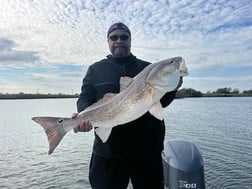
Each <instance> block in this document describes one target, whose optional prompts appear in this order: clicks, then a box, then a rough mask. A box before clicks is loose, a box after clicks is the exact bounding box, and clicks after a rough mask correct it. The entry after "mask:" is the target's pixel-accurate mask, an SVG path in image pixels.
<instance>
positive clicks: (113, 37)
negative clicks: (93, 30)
mask: <svg viewBox="0 0 252 189" xmlns="http://www.w3.org/2000/svg"><path fill="white" fill-rule="evenodd" d="M119 38H120V40H121V41H126V40H128V39H129V36H128V35H111V36H109V39H110V40H111V41H117V40H118V39H119Z"/></svg>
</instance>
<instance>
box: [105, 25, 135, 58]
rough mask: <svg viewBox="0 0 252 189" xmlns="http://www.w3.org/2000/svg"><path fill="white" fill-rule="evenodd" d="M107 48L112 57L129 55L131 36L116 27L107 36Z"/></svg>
mask: <svg viewBox="0 0 252 189" xmlns="http://www.w3.org/2000/svg"><path fill="white" fill-rule="evenodd" d="M108 44H109V50H110V52H111V54H112V55H113V56H114V57H125V56H129V55H130V47H131V38H130V36H129V34H128V33H127V32H125V31H123V30H120V29H116V30H114V31H113V32H111V33H110V34H109V36H108Z"/></svg>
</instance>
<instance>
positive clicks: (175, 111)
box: [0, 98, 252, 189]
mask: <svg viewBox="0 0 252 189" xmlns="http://www.w3.org/2000/svg"><path fill="white" fill-rule="evenodd" d="M75 105H76V99H44V100H2V101H0V107H1V108H0V115H1V119H0V148H1V150H0V170H1V171H0V188H1V189H2V188H10V189H16V188H29V189H30V188H34V189H37V188H42V189H44V188H61V189H63V188H66V189H68V188H71V189H72V188H73V189H79V188H85V189H88V188H90V186H89V182H88V165H89V158H90V154H91V151H92V144H93V132H89V133H78V134H74V133H73V132H70V133H68V134H67V135H66V136H65V137H64V138H63V140H62V142H61V143H60V144H59V146H58V147H57V148H56V150H55V152H54V153H53V154H52V155H50V156H48V155H47V150H48V143H47V138H46V135H45V133H44V131H43V129H42V127H40V126H39V125H37V124H35V123H34V122H32V121H31V117H33V116H39V115H40V116H43V115H49V116H67V117H69V116H70V115H71V113H72V112H75V111H76V107H75ZM165 115H166V117H165V122H166V125H167V129H166V139H182V140H189V141H192V142H194V143H197V144H198V145H199V146H200V147H201V151H202V154H203V159H204V163H205V179H206V186H207V188H209V189H212V188H216V189H218V188H222V189H223V188H228V189H229V188H245V189H246V188H251V186H252V180H251V178H252V141H251V137H252V128H251V127H252V126H251V122H252V98H195V99H193V98H192V99H190V98H187V99H179V100H175V101H174V102H173V103H172V104H171V105H170V106H169V107H168V108H166V109H165Z"/></svg>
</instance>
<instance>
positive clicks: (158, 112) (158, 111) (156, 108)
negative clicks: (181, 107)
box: [149, 102, 164, 121]
mask: <svg viewBox="0 0 252 189" xmlns="http://www.w3.org/2000/svg"><path fill="white" fill-rule="evenodd" d="M149 112H150V114H151V115H153V116H154V117H155V118H157V119H159V120H161V121H162V120H163V119H164V113H163V108H162V105H161V103H160V102H157V103H155V104H153V105H152V107H151V109H150V110H149Z"/></svg>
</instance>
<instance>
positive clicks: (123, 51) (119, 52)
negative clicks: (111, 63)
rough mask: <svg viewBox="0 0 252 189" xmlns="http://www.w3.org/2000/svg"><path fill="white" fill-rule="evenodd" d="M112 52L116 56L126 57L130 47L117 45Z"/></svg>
mask: <svg viewBox="0 0 252 189" xmlns="http://www.w3.org/2000/svg"><path fill="white" fill-rule="evenodd" d="M112 54H113V56H114V57H125V56H129V54H130V49H129V48H128V47H125V46H117V47H114V48H113V51H112Z"/></svg>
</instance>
